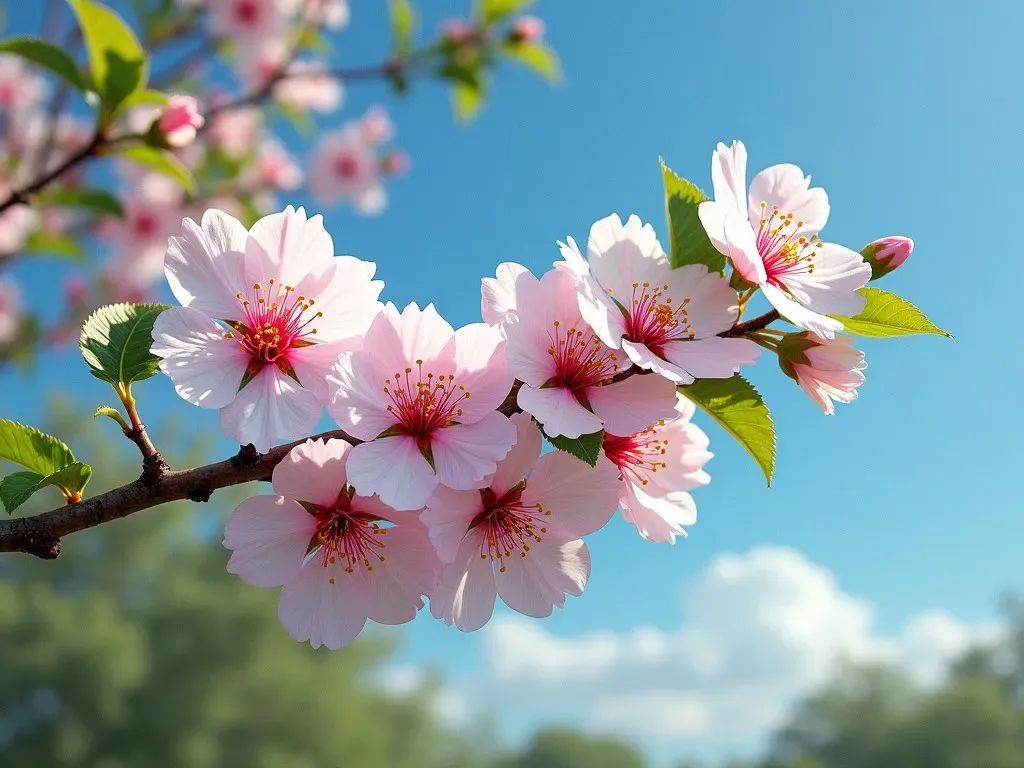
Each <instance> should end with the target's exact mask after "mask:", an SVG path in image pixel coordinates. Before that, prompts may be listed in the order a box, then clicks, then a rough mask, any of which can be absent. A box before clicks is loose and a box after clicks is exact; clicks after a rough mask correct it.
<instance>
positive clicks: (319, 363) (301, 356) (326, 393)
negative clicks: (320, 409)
mask: <svg viewBox="0 0 1024 768" xmlns="http://www.w3.org/2000/svg"><path fill="white" fill-rule="evenodd" d="M358 344H359V340H358V339H356V338H346V339H339V340H337V341H329V342H326V343H320V344H312V345H310V346H308V347H298V348H296V349H291V350H289V351H288V362H289V363H291V366H292V370H294V371H295V375H296V376H297V377H298V379H299V382H300V383H301V384H302V388H303V389H308V390H309V391H310V392H312V393H313V394H314V395H316V396H317V398H319V400H320V402H321V403H323V404H324V405H327V404H328V403H329V402H330V400H331V394H332V388H331V387H330V386H329V385H328V382H327V377H328V376H330V375H331V372H332V371H333V369H334V366H335V364H336V363H337V362H338V356H339V355H340V354H341V353H342V352H348V351H350V350H351V349H352V348H353V347H355V346H357V345H358ZM378 434H379V433H378Z"/></svg>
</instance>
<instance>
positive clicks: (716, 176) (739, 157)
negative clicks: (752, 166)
mask: <svg viewBox="0 0 1024 768" xmlns="http://www.w3.org/2000/svg"><path fill="white" fill-rule="evenodd" d="M711 184H712V186H713V187H714V190H715V202H716V203H721V204H722V205H724V206H727V207H728V209H729V210H730V211H732V212H734V213H738V214H739V215H740V216H746V207H747V148H746V147H745V146H743V142H742V141H734V142H733V143H732V146H731V147H727V146H725V144H723V143H722V142H718V147H717V149H715V151H714V153H712V155H711Z"/></svg>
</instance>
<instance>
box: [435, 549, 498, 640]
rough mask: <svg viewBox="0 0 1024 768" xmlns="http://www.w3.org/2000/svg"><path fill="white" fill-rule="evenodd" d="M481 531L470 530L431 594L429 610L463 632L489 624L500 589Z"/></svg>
mask: <svg viewBox="0 0 1024 768" xmlns="http://www.w3.org/2000/svg"><path fill="white" fill-rule="evenodd" d="M480 535H481V534H480V533H479V532H473V533H470V534H469V535H468V536H466V538H465V539H464V540H463V542H462V544H461V545H460V546H459V550H458V554H457V555H456V557H455V560H454V561H453V562H452V563H451V564H450V565H448V566H446V567H445V569H444V572H443V573H442V574H441V581H440V582H439V583H438V585H437V587H436V589H435V590H434V594H433V595H431V596H430V613H431V614H432V615H433V616H434V618H437V619H443V620H444V623H445V624H447V625H448V626H451V625H453V624H454V625H455V626H456V627H458V628H459V629H461V630H462V631H463V632H473V631H475V630H478V629H480V628H481V627H482V626H483V625H484V624H486V623H487V622H488V621H489V620H490V618H491V615H492V614H493V613H494V600H495V598H496V596H497V590H496V589H495V585H494V569H493V566H492V565H491V561H490V559H489V558H481V557H480V553H481V551H484V550H483V549H482V544H481V541H480Z"/></svg>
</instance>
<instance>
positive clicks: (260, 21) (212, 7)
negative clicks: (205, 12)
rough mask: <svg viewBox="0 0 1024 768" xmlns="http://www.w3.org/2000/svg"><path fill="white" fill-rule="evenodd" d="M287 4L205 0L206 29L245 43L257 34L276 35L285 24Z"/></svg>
mask: <svg viewBox="0 0 1024 768" xmlns="http://www.w3.org/2000/svg"><path fill="white" fill-rule="evenodd" d="M287 5H290V4H287ZM287 5H286V4H285V3H282V2H281V0H206V6H207V8H208V9H209V12H210V15H209V24H210V31H211V32H212V33H213V34H214V35H215V36H216V37H219V38H224V39H227V40H234V41H239V42H243V43H244V44H245V45H246V46H251V45H252V44H253V42H254V41H258V40H260V39H261V38H263V39H266V38H275V37H280V36H281V35H283V34H284V32H285V30H286V29H287V28H288V24H287V16H286V13H285V11H286V9H287Z"/></svg>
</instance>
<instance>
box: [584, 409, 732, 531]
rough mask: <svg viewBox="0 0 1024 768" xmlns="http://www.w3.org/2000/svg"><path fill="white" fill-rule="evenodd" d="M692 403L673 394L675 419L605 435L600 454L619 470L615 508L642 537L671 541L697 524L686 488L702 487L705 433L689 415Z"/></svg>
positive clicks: (707, 479)
mask: <svg viewBox="0 0 1024 768" xmlns="http://www.w3.org/2000/svg"><path fill="white" fill-rule="evenodd" d="M694 410H695V406H694V405H693V403H692V402H690V401H689V400H687V399H686V398H685V397H683V396H682V395H678V401H677V403H676V414H677V415H676V417H675V418H674V419H671V420H669V421H659V422H657V423H656V424H654V425H652V426H650V427H648V428H646V429H643V430H640V431H639V432H637V433H636V434H633V435H629V436H627V437H619V436H617V435H612V434H605V437H604V453H605V456H607V457H608V459H609V460H610V461H611V462H612V463H613V464H615V466H616V467H617V468H618V470H619V491H618V497H619V509H620V510H621V511H622V516H623V518H625V519H626V521H628V522H630V523H632V524H633V525H635V526H636V528H637V530H638V531H639V532H640V535H641V536H643V537H644V538H645V539H647V540H648V541H655V542H669V543H674V542H675V540H676V536H677V535H679V536H685V535H686V530H685V529H684V528H683V526H684V525H692V524H693V523H695V522H697V507H696V505H695V504H694V502H693V497H691V496H690V494H689V493H687V492H686V491H689V490H691V489H693V488H696V487H697V486H699V485H707V484H708V483H709V482H711V478H710V477H708V475H707V473H706V472H704V470H703V467H704V465H705V464H706V463H707V462H708V461H709V460H710V459H711V457H712V456H713V454H712V453H710V452H709V451H708V449H707V448H708V443H709V441H708V436H707V435H705V434H704V432H703V430H701V428H700V427H698V426H697V425H696V424H693V423H692V422H691V421H690V419H692V418H693V413H694Z"/></svg>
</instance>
